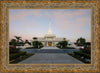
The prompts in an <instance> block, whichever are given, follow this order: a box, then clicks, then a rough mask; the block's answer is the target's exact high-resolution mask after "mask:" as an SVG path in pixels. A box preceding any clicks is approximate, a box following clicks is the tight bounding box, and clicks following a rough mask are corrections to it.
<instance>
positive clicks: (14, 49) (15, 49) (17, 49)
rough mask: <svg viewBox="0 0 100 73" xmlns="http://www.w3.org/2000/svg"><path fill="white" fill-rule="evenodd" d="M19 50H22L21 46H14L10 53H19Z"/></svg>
mask: <svg viewBox="0 0 100 73" xmlns="http://www.w3.org/2000/svg"><path fill="white" fill-rule="evenodd" d="M19 50H20V48H12V49H9V52H10V54H12V53H18V52H19Z"/></svg>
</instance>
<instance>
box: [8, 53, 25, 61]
mask: <svg viewBox="0 0 100 73" xmlns="http://www.w3.org/2000/svg"><path fill="white" fill-rule="evenodd" d="M25 54H26V52H19V53H15V54H11V55H10V60H13V59H16V58H18V57H20V56H23V55H25Z"/></svg>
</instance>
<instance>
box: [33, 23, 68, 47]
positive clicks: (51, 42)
mask: <svg viewBox="0 0 100 73" xmlns="http://www.w3.org/2000/svg"><path fill="white" fill-rule="evenodd" d="M64 40H66V38H64V37H56V34H52V30H51V22H49V30H48V33H47V34H45V35H44V37H37V39H33V40H32V41H40V42H42V43H43V45H44V46H45V47H48V46H49V47H50V46H53V47H54V46H56V44H57V43H58V42H60V41H64Z"/></svg>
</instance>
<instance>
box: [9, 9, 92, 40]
mask: <svg viewBox="0 0 100 73" xmlns="http://www.w3.org/2000/svg"><path fill="white" fill-rule="evenodd" d="M16 11H17V10H15V11H12V10H11V11H10V22H12V24H15V21H16V22H17V23H18V22H19V24H16V25H18V26H20V27H19V29H21V28H22V27H23V28H25V31H27V32H28V31H33V30H35V31H36V29H37V28H38V29H40V28H41V29H42V26H46V25H47V24H46V23H47V20H49V19H51V21H52V25H53V26H54V25H55V26H56V28H57V29H58V30H60V31H61V32H62V33H64V34H66V33H68V35H71V36H75V37H79V36H84V37H87V36H89V35H90V31H88V30H89V29H90V24H91V22H90V21H91V18H90V15H91V14H90V10H85V9H82V10H80V9H77V10H76V9H75V10H71V9H69V10H67V9H65V10H57V9H56V10H52V9H51V10H47V9H33V10H31V9H30V10H18V11H17V12H16ZM42 21H43V22H46V23H43V22H42ZM48 23H49V22H48ZM11 26H12V29H13V28H14V27H13V26H14V25H11ZM34 26H35V28H33V27H34ZM85 27H86V28H89V29H88V30H87V29H86V28H85ZM15 28H16V27H15ZM28 28H30V29H28ZM44 28H47V27H44ZM87 31H88V32H87ZM20 34H21V35H22V33H20ZM34 34H35V33H34ZM38 34H39V35H40V33H38ZM16 35H17V34H16ZM23 35H24V36H26V34H23ZM29 35H30V36H27V37H26V38H31V37H32V36H39V35H32V34H29ZM42 35H44V34H41V36H42ZM24 36H23V38H24V39H25V37H24Z"/></svg>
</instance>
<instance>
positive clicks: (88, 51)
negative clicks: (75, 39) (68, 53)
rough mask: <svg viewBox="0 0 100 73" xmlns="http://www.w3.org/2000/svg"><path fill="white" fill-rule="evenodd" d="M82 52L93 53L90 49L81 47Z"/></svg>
mask: <svg viewBox="0 0 100 73" xmlns="http://www.w3.org/2000/svg"><path fill="white" fill-rule="evenodd" d="M80 51H81V52H83V53H86V54H91V50H90V49H80Z"/></svg>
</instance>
